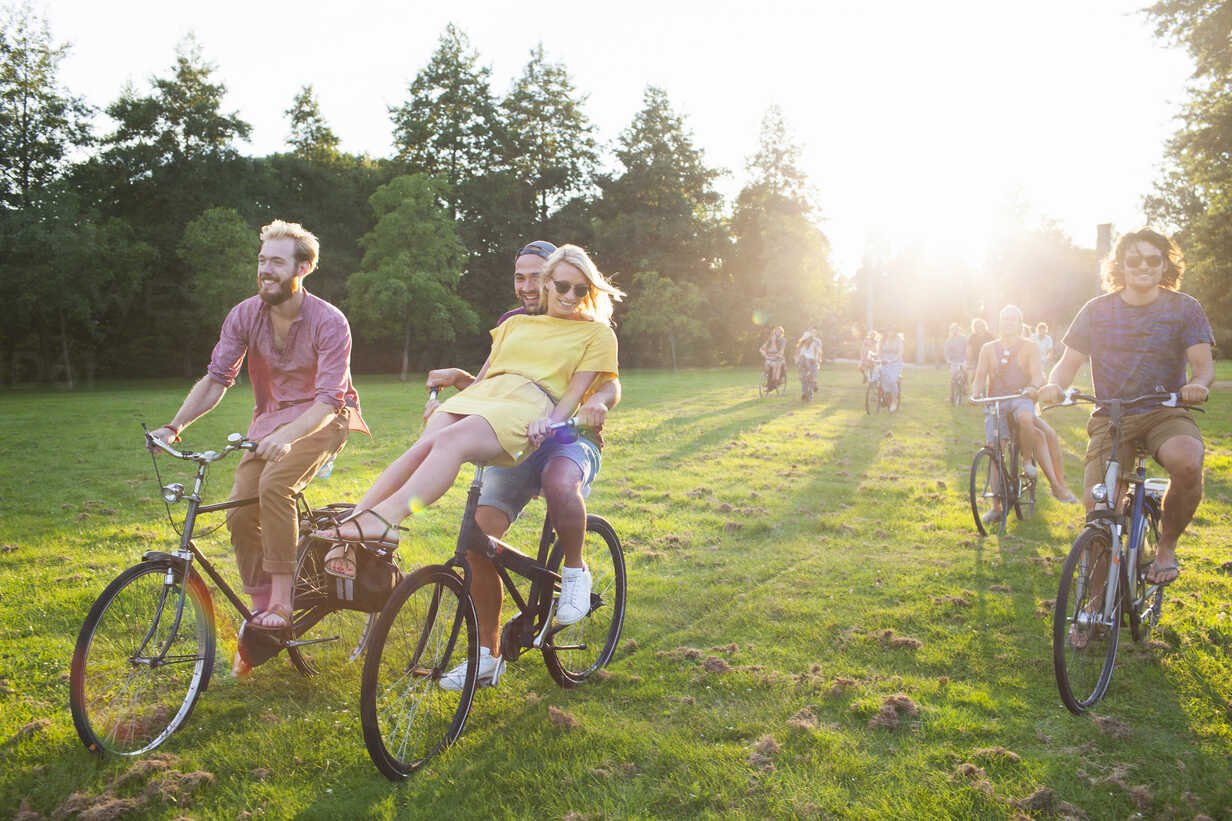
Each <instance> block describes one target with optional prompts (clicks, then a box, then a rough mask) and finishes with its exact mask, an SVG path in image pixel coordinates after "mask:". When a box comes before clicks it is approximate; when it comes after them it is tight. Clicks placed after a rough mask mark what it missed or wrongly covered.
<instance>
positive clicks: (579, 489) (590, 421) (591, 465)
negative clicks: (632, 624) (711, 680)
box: [424, 240, 620, 690]
mask: <svg viewBox="0 0 1232 821" xmlns="http://www.w3.org/2000/svg"><path fill="white" fill-rule="evenodd" d="M555 251H556V246H555V245H553V244H552V243H550V242H545V241H544V240H535V241H534V242H530V243H527V244H526V245H524V246H523V247H522V249H521V250H520V251H518V253H517V255H516V256H515V257H514V267H513V291H514V295H515V296H517V298H518V301H519V302H521V303H522V304H521V305H519V306H518V307H516V308H514V309H512V310H510V311H506V312H505V313H504V314H502V315H501V316H500V318H499V319H498V320H497V321H496V324H497V325H500V324H501V323H502V322H504V321H505V320H506V319H508V318H509V317H511V316H515V315H517V314H536V313H539V312H540V311H541V310H542V306H541V305H540V292H539V287H540V280H541V277H542V274H543V267H544V263H546V262H547V260H548V257H550V256H551V255H552V254H553V253H554V252H555ZM474 381H475V377H474V375H472V374H470V373H468V372H467V371H464V370H462V369H461V368H440V369H438V370H434V371H431V372H429V373H428V380H427V386H428V389H429V390H431V389H432V388H444V387H448V386H450V385H452V386H453V387H455V388H457V389H458V390H462V389H463V388H465V387H466V386H468V385H470V384H471V383H472V382H474ZM619 401H620V380H618V379H614V380H612V381H611V382H607V383H604V385H603V386H602V387H600V388H599V389H598V390H597V391H595V393H593V394H592V395H591V396H590V397H589V398H587V400H586V401H585V402H583V403H582V405H581V407H579V408H578V412H577V416H578V420H579V421H580V422H581V425H582V427H583V428H585V430H583V431H582V434H581V435H580V436H579V437H578V438H577V440H576V441H574V442H569V443H562V442H558V441H557V440H556V439H555V438H554V437H548V438H547V439H546V440H545V441H544V443H543V444H542V445H540V446H539V449H538V450H536V451H535V452H534V453H532V454H531V455H530V456H528V457H527V458H526V459H525V460H524V461H522V462H521V463H519V464H518V465H517V466H515V467H511V468H496V467H489V468H487V469H485V471H484V474H483V490H482V492H481V493H480V495H479V507H478V509H477V510H476V511H475V522H476V523H477V524H478V525H479V528H480V529H481V530H482V531H483V532H484V533H486V534H487V535H489V536H493V537H495V538H498V539H499V538H501V537H503V536H504V535H505V531H507V530H508V529H509V526H510V525H511V524H513V522H514V521H516V520H517V518H518V515H519V514H521V512H522V509H523V508H524V507H526V503H527V502H529V501H530V500H531V499H533V498H534V497H535V496H538V495H540V494H542V495H543V499H544V501H545V502H546V503H547V508H548V515H549V516H550V517H551V519H552V524H553V526H554V527H555V528H556V529H557V531H558V532H560V531H566V532H567V531H568V529H570V528H576V529H577V530H580V531H583V533H582V534H580V535H579V536H578V538H577V540H578V541H579V542H581V541H583V539H584V537H585V534H584V531H585V530H586V502H585V498H586V497H587V496H588V495H590V485H591V482H593V481H594V479H595V477H596V476H597V475H598V474H599V467H600V464H601V462H602V458H601V455H600V453H601V449H602V447H603V435H602V430H603V422H604V420H605V419H606V418H607V412H608V411H609V410H610V409H611V408H614V407H615V406H616V403H618V402H619ZM437 404H439V403H438V402H437V401H436V400H434V399H430V400H428V403H427V405H425V406H424V418H425V419H426V418H428V416H430V415H431V414H432V411H434V410H435V409H436V406H437ZM575 532H576V531H575ZM467 561H469V562H470V566H471V573H472V578H471V597H472V598H473V600H474V602H475V615H476V617H477V618H478V620H479V644H480V647H479V671H478V686H480V687H491V686H494V685H495V684H496V682H497V681H498V680H499V679H500V676H501V673H502V672H504V669H505V660H504V659H503V658H501V657H500V656H499V655H498V654H499V653H500V611H501V602H502V598H503V593H504V591H503V588H502V587H501V581H500V577H499V576H498V575H497V574H496V569H495V568H494V567H493V566H492V564H491V562H489V561H488V560H487V559H485V558H483V557H482V556H478V555H476V554H473V553H472V554H470V555H468V556H467ZM585 588H586V590H587V591H589V589H590V584H589V581H587V584H586V585H585ZM563 604H564V603H563V602H562V606H563ZM574 609H576V608H574ZM565 618H566V617H565V616H564V615H559V616H558V621H560V622H561V623H565ZM574 620H575V621H576V619H574ZM465 680H466V664H465V663H463V664H461V665H459V666H458V667H456V668H454V669H453V670H450V671H449V672H448V673H446V674H445V675H444V676H443V677H442V678H441V682H440V684H441V687H444V688H445V689H446V690H461V689H462V684H463V682H464V681H465Z"/></svg>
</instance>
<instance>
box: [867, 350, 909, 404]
mask: <svg viewBox="0 0 1232 821" xmlns="http://www.w3.org/2000/svg"><path fill="white" fill-rule="evenodd" d="M870 361H871V362H872V371H871V372H870V373H869V375H868V387H867V388H866V389H865V391H864V412H865V413H867V414H869V415H872V414H875V413H881V409H882V408H885V409H886V411H887V412H889V413H894V412H896V411H897V410H898V409H899V407H900V406H901V405H902V401H903V379H902V377H901V376H900V377H899V378H898V383H897V384H896V385H895V386H894V387H895V390H894V391H887V390H882V387H881V368H882V365H883V364H884V363H883V361H882V360H881V359H877V358H873V359H872V360H870Z"/></svg>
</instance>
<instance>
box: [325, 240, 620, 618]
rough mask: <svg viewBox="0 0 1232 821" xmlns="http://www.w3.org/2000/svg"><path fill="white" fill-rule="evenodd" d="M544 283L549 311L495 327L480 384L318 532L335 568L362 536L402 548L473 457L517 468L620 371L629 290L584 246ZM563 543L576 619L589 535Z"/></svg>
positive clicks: (457, 398) (564, 598)
mask: <svg viewBox="0 0 1232 821" xmlns="http://www.w3.org/2000/svg"><path fill="white" fill-rule="evenodd" d="M540 287H541V293H542V297H541V300H542V303H541V304H543V305H544V306H545V307H546V311H545V312H544V313H543V314H539V315H529V314H523V315H519V316H513V317H510V318H509V319H508V320H506V321H505V322H504V323H502V324H501V325H499V326H497V327H496V328H495V329H493V330H492V352H491V354H490V355H489V356H488V360H487V362H485V363H484V365H483V368H481V369H480V371H479V373H478V374H477V375H476V377H475V381H474V382H473V383H471V384H470V385H469V386H468V387H467V388H466V389H464V390H462V391H459V392H458V393H456V394H454V395H453V396H451V397H450V398H449V399H447V400H445V401H444V402H443V403H441V405H440V407H438V408H437V409H436V411H435V412H434V413H433V414H432V416H431V417H430V418H429V419H428V423H427V424H426V425H425V426H424V431H423V433H422V434H420V436H419V439H417V440H416V441H415V444H413V445H412V446H411V447H410V448H409V449H408V450H407V451H406V452H405V453H403V454H402V455H401V456H400V457H398V458H397V459H396V460H395V461H394V462H393V463H392V464H391V465H389V467H387V468H385V470H384V472H383V473H381V475H380V476H379V477H377V480H376V482H375V483H374V484H373V485H372V488H371V489H370V490H369V491H368V492H367V493H366V494H364V497H363V498H362V499H360V500H359V502H358V503H357V504H356V505H355V512H354V513H352V514H351V516H349V517H348V518H347V519H345V520H344V521H343V522H342V523H340V524H339V526H338V527H337V528H334V529H332V530H329V531H318V532H316V533H315V534H314V535H315V536H316V537H317V538H321V539H324V540H327V541H330V542H333V543H335V547H334V548H333V549H332V550H331V551H330V552H329V553H328V554H327V556H326V570H327V572H329V573H332V574H334V575H337V576H341V577H343V578H353V577H354V575H355V568H356V565H355V555H354V550H355V547H354V545H353V543H354V542H368V543H376V544H380V545H383V546H385V547H396V546H397V544H398V531H400V530H405V528H402V527H400V523H401V522H402V520H403V519H405V518H406V517H407V516H410V515H411V514H412V513H414V512H415V511H417V510H421V509H423V508H424V507H427V506H428V505H430V504H432V503H433V502H435V501H436V500H437V499H439V498H440V497H441V496H442V495H443V494H444V493H445V491H447V490H448V489H449V488H450V487H451V486H452V485H453V482H454V479H455V478H456V477H457V475H458V471H459V470H460V469H461V467H462V465H463V463H465V462H473V463H475V464H490V465H502V466H508V465H514V464H517V463H518V462H520V461H521V460H522V459H523V458H525V457H526V456H528V455H529V454H530V453H531V452H532V451H533V450H534V449H535V448H536V447H538V446H539V444H540V443H541V442H542V441H543V440H544V438H545V437H546V436H547V435H548V433H549V429H550V426H551V425H552V424H553V423H555V422H562V421H564V420H565V419H568V418H569V417H570V416H571V415H572V414H573V412H574V409H575V408H577V406H578V405H579V404H580V403H581V402H582V400H583V399H584V397H585V396H586V394H587V393H588V392H589V391H592V390H594V389H595V388H597V387H598V386H599V385H601V384H603V383H604V382H607V381H609V380H611V379H614V378H615V377H616V373H617V347H616V334H615V333H613V331H612V328H611V325H610V321H611V316H612V301H613V300H614V299H620V298H621V297H623V296H624V292H623V291H621V290H620V289H619V288H616V287H615V286H613V285H612V284H611V283H610V282H608V280H607V278H606V277H604V275H603V274H602V273H600V272H599V270H598V268H596V267H595V264H594V263H593V262H592V261H591V259H590V257H589V256H587V255H586V252H585V251H583V250H582V249H581V248H579V247H578V246H576V245H564V246H562V247H560V248H559V249H557V250H556V252H555V253H553V254H552V255H551V256H550V257H549V258H548V260H547V263H546V264H545V265H544V268H543V282H542V285H541V286H540ZM557 397H559V398H557ZM561 546H562V548H563V550H564V567H563V569H562V572H561V577H562V578H561V605H560V607H559V609H558V610H557V613H556V620H557V622H559V623H560V624H572V623H574V622H576V621H578V620H579V619H581V618H582V617H583V616H585V615H586V612H587V611H586V609H585V608H586V607H587V606H588V605H589V599H590V575H589V573H588V572H587V569H586V568H585V566H584V565H583V563H582V558H581V555H582V544H581V540H580V539H578V540H574V541H572V542H569V543H566V542H565V541H564V540H563V539H562V545H561Z"/></svg>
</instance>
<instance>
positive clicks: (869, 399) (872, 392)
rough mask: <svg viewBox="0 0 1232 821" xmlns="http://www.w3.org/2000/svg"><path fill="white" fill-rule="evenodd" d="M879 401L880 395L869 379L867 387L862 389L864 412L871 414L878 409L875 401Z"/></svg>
mask: <svg viewBox="0 0 1232 821" xmlns="http://www.w3.org/2000/svg"><path fill="white" fill-rule="evenodd" d="M879 401H880V397H879V396H878V394H877V386H876V385H875V384H874V383H873V382H872V381H871V380H870V381H869V383H868V388H866V389H865V391H864V412H865V413H867V414H868V415H869V416H872V415H873V414H874V413H876V412H877V410H878V408H877V403H878V402H879Z"/></svg>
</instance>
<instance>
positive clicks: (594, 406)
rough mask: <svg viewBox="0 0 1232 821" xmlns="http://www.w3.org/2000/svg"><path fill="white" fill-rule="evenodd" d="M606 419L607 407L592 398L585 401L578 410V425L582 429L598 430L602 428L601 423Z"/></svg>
mask: <svg viewBox="0 0 1232 821" xmlns="http://www.w3.org/2000/svg"><path fill="white" fill-rule="evenodd" d="M606 419H607V405H605V404H603V402H602V401H601V400H599V399H597V398H595V397H593V396H592V397H591V398H590V399H588V400H586V402H585V404H583V405H582V407H580V408H578V412H577V420H578V424H579V425H581V426H582V427H584V428H591V429H594V430H598V429H599V428H601V427H603V422H604V420H606Z"/></svg>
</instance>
